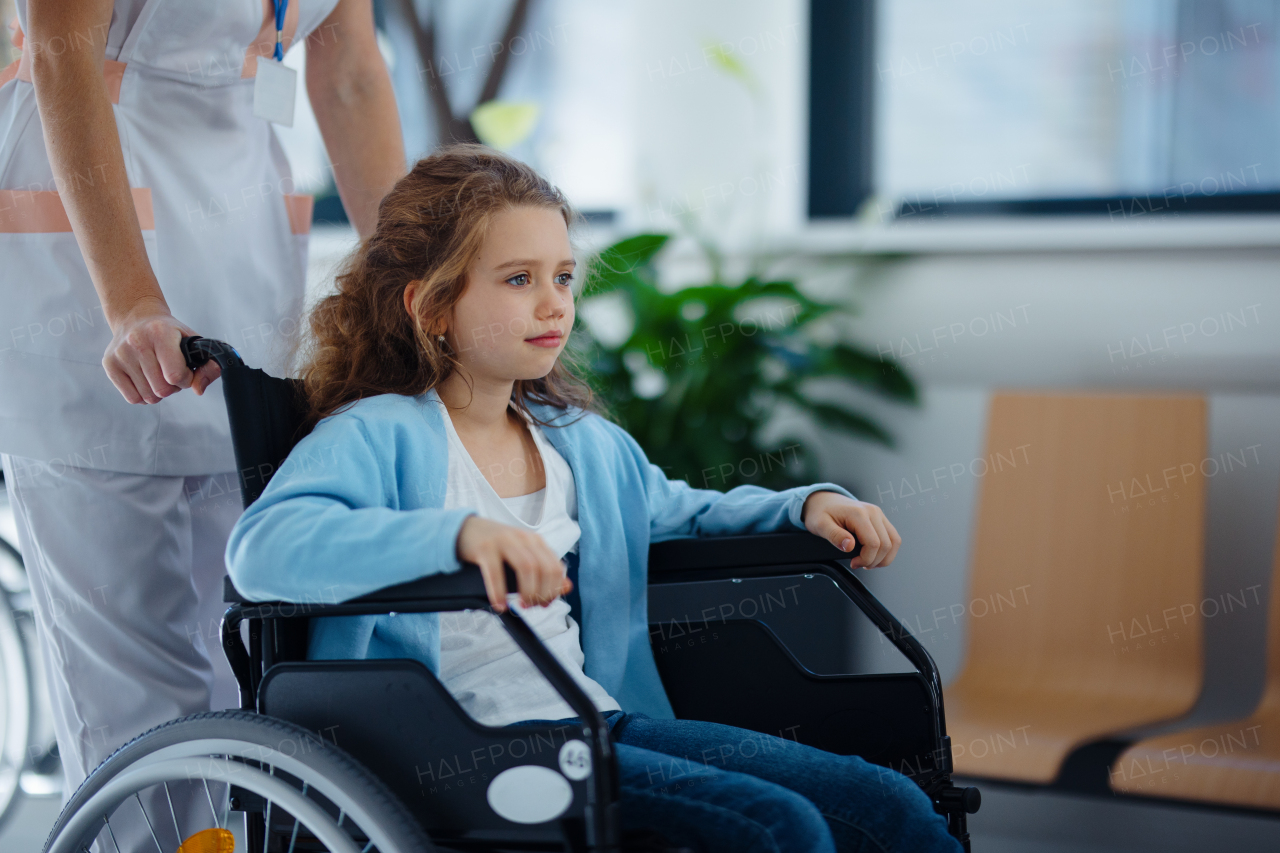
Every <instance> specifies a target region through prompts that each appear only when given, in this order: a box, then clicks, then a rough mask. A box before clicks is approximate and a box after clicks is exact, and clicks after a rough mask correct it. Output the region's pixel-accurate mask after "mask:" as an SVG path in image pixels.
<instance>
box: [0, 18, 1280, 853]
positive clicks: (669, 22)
mask: <svg viewBox="0 0 1280 853" xmlns="http://www.w3.org/2000/svg"><path fill="white" fill-rule="evenodd" d="M374 8H375V14H376V20H377V26H378V31H379V46H380V48H381V50H382V53H383V56H384V58H385V60H386V62H387V65H388V67H389V68H390V70H391V76H392V80H393V83H394V86H395V90H396V98H397V103H398V106H399V110H400V117H401V121H402V124H403V132H404V139H405V146H406V151H407V153H408V155H409V156H410V158H411V160H412V159H416V158H417V157H421V156H424V155H426V154H428V153H430V152H431V151H432V150H433V149H434V148H435V147H436V146H437V145H439V144H440V143H441V142H442V141H445V140H449V139H464V138H466V139H476V140H479V141H483V142H485V143H487V144H490V145H493V146H494V147H497V148H500V149H502V150H504V151H507V152H508V153H510V154H512V155H513V156H516V157H518V158H520V159H521V160H524V161H525V162H527V163H529V164H531V165H532V166H534V167H535V168H536V169H538V170H539V171H540V172H541V173H543V174H544V175H545V176H547V177H548V178H549V179H550V180H551V181H552V182H553V183H555V184H556V185H557V186H559V187H560V188H561V189H562V190H563V191H564V192H565V194H566V195H567V196H568V198H569V199H570V201H571V202H572V203H573V204H574V205H575V206H576V207H577V208H578V210H579V211H581V212H582V213H583V214H584V217H585V224H584V226H583V227H582V229H581V230H580V231H579V232H578V233H577V234H575V235H574V236H575V240H576V242H577V244H578V246H579V248H580V250H581V251H582V253H583V254H584V255H592V254H599V253H605V252H610V251H612V252H615V253H619V254H622V255H624V256H626V257H629V258H631V259H632V260H634V261H635V269H634V271H633V272H632V273H628V274H626V275H611V274H609V273H608V272H607V271H605V272H598V273H597V274H595V275H594V276H592V277H591V278H589V279H588V280H587V281H586V282H585V283H584V284H583V285H582V290H581V292H580V295H579V303H578V315H579V325H578V329H577V330H576V331H575V338H576V340H575V341H573V342H571V345H574V346H576V347H577V349H578V352H579V353H580V354H581V356H582V357H583V358H586V359H589V360H590V363H591V364H592V365H593V366H594V367H595V371H594V376H595V380H596V382H597V385H598V389H599V391H600V392H601V394H602V395H603V396H604V397H605V399H606V400H607V401H608V403H609V404H610V405H611V406H612V407H613V409H614V411H615V412H616V413H617V416H618V418H619V420H620V421H621V422H623V423H624V425H625V426H627V428H628V429H629V430H630V431H631V432H632V433H633V434H634V435H636V437H637V439H639V440H640V441H641V444H642V445H643V446H644V447H645V450H646V452H648V453H649V454H650V457H651V458H652V459H653V460H654V461H655V462H657V463H658V464H660V465H662V466H663V468H664V469H665V470H667V472H668V476H671V477H673V478H674V477H682V478H684V479H686V480H688V481H689V482H690V483H691V485H694V486H696V487H699V488H715V489H722V490H723V489H727V488H732V487H733V486H735V485H739V484H742V483H756V484H760V485H765V486H767V487H769V488H786V487H788V486H791V485H796V484H800V483H805V482H813V481H815V480H828V481H833V482H838V483H841V484H843V485H845V486H846V487H847V488H848V489H849V490H850V491H851V492H853V493H854V494H855V495H856V496H858V497H859V498H861V499H862V500H866V501H871V502H874V503H877V504H879V505H880V506H881V507H882V508H883V509H884V511H885V513H886V514H887V515H888V517H889V519H890V521H892V523H893V524H894V525H895V526H896V527H897V529H898V531H899V532H900V533H901V534H902V537H903V546H902V548H901V551H900V553H899V555H898V557H897V559H896V560H895V562H894V564H893V565H892V566H891V567H888V568H883V569H880V570H876V571H874V572H867V573H864V575H863V577H864V581H865V582H866V583H867V585H868V586H869V587H870V588H871V589H872V590H873V591H874V592H875V593H876V595H877V596H879V597H880V598H881V600H882V601H883V602H884V603H885V604H886V606H887V607H888V608H889V609H890V610H892V611H893V612H894V613H895V614H896V615H897V616H898V618H899V619H900V620H901V621H902V622H903V623H904V625H905V626H906V627H907V628H908V629H909V630H911V631H912V633H913V634H915V635H916V636H917V637H918V639H919V640H920V641H921V642H922V643H924V645H925V647H926V648H927V649H928V650H929V652H930V653H931V654H932V655H933V657H934V659H935V660H936V661H937V663H938V665H939V668H940V669H941V672H942V676H943V682H944V684H945V685H947V712H948V719H949V725H950V726H951V731H952V736H953V740H954V741H955V742H956V743H957V744H959V745H961V747H962V748H961V749H957V758H956V762H957V768H958V770H959V772H960V773H961V774H962V775H963V776H965V777H966V778H967V779H968V782H969V783H970V784H976V785H978V786H979V787H981V789H982V791H983V797H984V803H983V806H982V809H981V810H980V811H979V812H978V813H977V814H975V815H973V816H972V817H971V818H970V828H971V831H972V833H973V848H974V850H982V851H988V850H991V851H1045V853H1049V851H1054V853H1057V851H1085V850H1116V851H1120V850H1124V851H1126V852H1127V853H1137V851H1175V850H1204V849H1230V850H1274V849H1280V733H1277V730H1278V729H1280V627H1278V626H1280V596H1278V595H1277V594H1275V593H1273V583H1272V581H1273V578H1274V577H1275V576H1276V573H1277V572H1278V571H1280V556H1278V555H1277V515H1278V511H1280V326H1278V325H1277V323H1278V320H1277V314H1276V312H1277V307H1278V305H1280V303H1278V302H1277V298H1276V294H1277V288H1280V44H1278V43H1277V34H1278V30H1277V27H1278V26H1280V3H1276V2H1274V0H1074V2H1072V3H1053V2H1048V0H982V2H958V1H957V0H947V1H946V2H943V0H879V2H875V0H845V2H834V0H736V2H728V1H727V0H700V2H696V3H678V2H673V0H651V2H647V3H638V2H632V0H605V2H600V0H517V1H516V2H512V0H465V1H464V0H437V2H426V0H375V3H374ZM0 14H2V15H3V18H4V19H5V20H8V19H10V18H12V16H13V12H12V0H3V2H0ZM5 47H7V45H6V46H5ZM10 53H11V55H10V56H0V65H7V64H8V62H9V61H10V60H11V59H12V58H13V56H14V55H16V53H13V51H12V50H10ZM285 61H286V64H289V65H292V66H294V67H297V68H301V67H302V66H303V65H304V63H305V62H306V56H305V47H304V46H302V45H298V46H296V47H294V48H293V49H292V50H290V51H289V53H288V55H287V57H286V60H285ZM278 133H279V136H280V139H281V141H282V143H283V144H284V147H285V149H286V151H287V152H288V154H289V158H290V162H291V164H292V167H293V172H294V178H295V181H296V184H297V191H298V192H308V193H313V194H314V195H315V197H316V205H315V221H314V223H313V227H312V231H311V248H310V262H309V263H310V267H309V281H308V287H309V295H310V297H311V298H312V299H314V298H315V297H316V296H318V295H320V294H323V293H324V292H326V290H327V289H328V288H330V287H332V285H333V273H334V270H335V268H336V266H337V264H338V263H339V262H340V260H341V259H342V257H343V256H344V255H345V254H346V253H347V252H348V251H350V249H351V248H352V247H353V246H354V245H355V237H354V232H353V231H352V229H351V228H350V226H349V225H348V224H347V222H346V221H345V216H344V214H343V212H342V207H341V204H340V203H339V201H338V199H337V196H336V191H335V189H334V184H333V178H332V173H331V170H330V168H329V164H328V160H327V157H326V153H325V149H324V145H323V143H322V141H321V139H320V134H319V131H318V129H317V127H316V124H315V119H314V116H313V115H312V113H311V111H310V108H309V106H308V103H307V100H306V97H305V95H304V94H303V93H302V92H301V87H300V92H299V100H298V104H297V112H296V119H295V122H294V125H293V127H292V128H279V129H278ZM641 292H647V293H650V294H651V295H652V294H657V295H659V296H660V297H661V298H646V299H639V298H637V294H639V293H641ZM725 323H727V324H728V327H729V328H731V329H732V330H733V331H732V332H730V333H728V334H724V333H718V334H717V335H714V336H712V337H710V338H708V337H707V336H706V335H703V337H702V339H701V341H699V339H698V337H697V335H698V334H699V333H700V330H705V329H707V328H716V329H719V328H725V326H724V325H723V324H725ZM579 331H580V334H579V333H578V332H579ZM689 336H692V341H693V343H690V337H689ZM699 343H700V344H701V346H698V345H696V344H699ZM728 375H733V376H736V377H738V379H737V380H736V381H734V382H732V383H728V382H726V381H724V377H725V376H728ZM1055 406H1056V408H1055ZM1037 407H1039V408H1037ZM1046 407H1047V408H1046ZM1045 412H1049V413H1050V414H1049V415H1044V413H1045ZM1042 415H1043V416H1042ZM673 437H676V438H678V440H677V441H674V442H673V441H672V438H673ZM1209 463H1212V464H1209ZM1188 465H1189V466H1191V469H1192V470H1191V471H1190V472H1188V470H1187V468H1186V466H1188ZM1019 466H1021V467H1019ZM1171 469H1172V470H1173V471H1174V473H1173V475H1169V474H1168V471H1169V470H1171ZM1027 472H1030V473H1027ZM1081 472H1088V476H1087V477H1086V478H1085V480H1084V481H1083V482H1082V481H1081V480H1080V476H1082V475H1081ZM1024 475H1025V476H1024ZM1171 476H1172V478H1173V479H1171ZM1175 492H1176V495H1175ZM1171 495H1172V496H1174V497H1175V500H1174V501H1173V502H1172V503H1171V502H1170V501H1169V497H1170V496H1171ZM1019 507H1032V508H1033V509H1034V510H1035V513H1033V514H1032V515H1029V516H1027V517H1025V518H1024V517H1021V516H1018V515H1017V509H1018V508H1019ZM1006 509H1008V511H1005V510H1006ZM1028 511H1029V512H1030V511H1031V510H1028ZM1144 513H1145V515H1144ZM1140 519H1141V520H1140ZM1037 525H1039V526H1037ZM0 537H3V538H6V539H8V540H9V541H10V542H13V541H15V539H14V537H13V529H12V522H11V519H10V518H8V517H6V516H5V515H4V509H3V505H0ZM1177 537H1183V538H1177ZM1175 539H1176V541H1177V542H1178V543H1182V544H1185V545H1186V547H1185V548H1183V547H1182V546H1181V545H1179V548H1178V549H1175V550H1174V551H1169V549H1168V546H1169V544H1170V542H1172V541H1174V540H1175ZM1162 549H1163V550H1162ZM0 557H3V558H4V559H7V560H8V561H9V562H8V563H7V564H6V566H7V568H4V569H3V570H2V571H0V584H3V585H4V586H5V588H6V589H7V590H8V596H9V604H8V609H9V612H10V613H12V614H15V616H14V619H13V622H12V625H13V630H12V631H11V632H10V633H11V634H12V636H13V637H14V638H16V639H14V640H13V642H14V643H16V644H18V645H16V646H15V648H17V647H21V648H25V649H26V654H27V655H28V656H30V655H33V654H34V651H33V650H32V649H31V647H30V644H29V643H26V642H25V641H24V640H23V638H22V632H23V631H24V630H26V627H29V626H26V627H24V626H25V625H26V623H25V622H24V620H26V619H27V618H28V617H27V616H26V615H24V614H25V613H26V610H25V608H26V604H25V600H24V598H23V595H24V592H23V589H24V587H23V580H22V576H21V571H20V569H19V568H17V565H18V564H17V563H16V557H15V556H13V555H6V554H0ZM999 596H1003V597H999ZM1184 605H1185V607H1184ZM1187 607H1189V608H1190V612H1188V610H1187V609H1186V608H1187ZM1019 608H1020V609H1019ZM1170 609H1173V611H1174V618H1175V619H1178V620H1181V621H1180V622H1178V623H1177V625H1178V627H1179V628H1180V629H1181V633H1180V635H1179V637H1177V638H1174V639H1173V641H1172V642H1171V641H1170V638H1173V635H1174V634H1175V633H1177V632H1175V630H1174V627H1173V622H1171V621H1170V617H1168V616H1167V615H1162V614H1167V613H1168V611H1169V610H1170ZM1006 610H1007V611H1008V613H1006ZM1152 619H1155V621H1154V622H1153V621H1152ZM984 620H985V621H984ZM1162 620H1163V621H1162ZM6 624H8V623H6V622H4V621H3V620H0V639H2V635H4V634H5V631H6ZM1135 626H1136V628H1135ZM1162 626H1163V627H1162ZM1157 629H1160V630H1157ZM984 632H985V633H984ZM1162 632H1163V633H1164V636H1158V635H1159V634H1161V633H1162ZM1157 639H1158V642H1159V644H1160V648H1158V649H1157V648H1154V645H1155V643H1156V640H1157ZM845 641H847V643H848V644H849V648H850V649H851V650H852V651H851V655H850V660H851V661H852V663H850V666H857V667H858V668H859V670H860V671H881V670H883V669H885V668H890V669H891V668H892V667H893V666H895V665H896V663H890V662H886V659H885V657H886V656H885V652H884V650H885V649H887V648H888V646H887V645H885V644H884V643H883V641H882V640H881V639H880V638H878V637H877V636H876V635H875V633H874V632H868V631H867V630H866V628H865V626H864V627H853V628H851V629H850V633H849V636H848V637H847V638H845V639H844V640H842V642H845ZM1269 651H1270V654H1268V652H1269ZM1144 655H1145V657H1143V656H1144ZM984 656H985V657H984ZM4 660H5V666H6V667H8V668H9V669H8V670H7V671H6V675H7V676H8V677H16V676H14V675H13V671H14V670H15V669H16V668H17V667H18V666H19V663H18V661H20V658H19V657H14V656H13V655H10V656H9V657H7V658H4ZM966 667H967V668H968V669H967V670H966ZM1170 684H1176V685H1178V689H1177V690H1172V693H1171V692H1170V690H1171V689H1166V688H1167V687H1168V685H1170ZM1037 685H1038V686H1037ZM1174 694H1176V695H1174ZM1074 702H1080V703H1081V706H1080V710H1079V711H1078V712H1077V711H1073V710H1072V709H1073V708H1074V705H1073V704H1072V703H1074ZM37 716H38V715H37ZM0 719H5V718H0ZM37 723H38V721H37ZM1006 731H1007V734H1004V735H1003V737H1004V739H1003V740H1001V739H999V737H997V734H1002V733H1005V732H1006ZM1227 734H1230V735H1231V739H1228V738H1227ZM1037 736H1040V739H1039V740H1037ZM1152 739H1155V740H1152ZM28 740H29V742H28V743H27V745H26V748H25V751H22V755H23V756H24V758H23V762H24V763H23V765H22V768H16V767H11V768H10V769H11V770H13V771H14V772H13V773H12V774H11V775H12V776H13V782H12V784H11V785H10V788H12V790H13V792H14V793H13V803H12V807H11V809H10V811H9V815H8V819H7V820H6V821H5V823H4V824H3V826H0V849H3V850H5V851H14V853H25V851H35V850H38V849H40V845H41V844H42V843H43V839H44V836H45V833H46V832H47V829H48V827H49V826H50V825H51V823H52V821H53V819H54V817H55V816H56V812H57V804H58V798H57V796H58V795H59V794H61V790H60V787H59V785H58V780H57V776H56V772H55V771H54V768H55V767H56V761H54V762H50V761H49V760H48V748H49V744H51V743H52V739H51V735H50V733H49V732H47V731H43V730H42V729H41V728H40V726H39V725H38V724H37V725H34V726H33V727H32V731H31V734H30V735H29V739H28ZM1209 743H1214V744H1215V746H1213V748H1212V749H1210V747H1208V746H1206V744H1209ZM1144 744H1146V745H1147V746H1144ZM1151 744H1155V746H1151ZM980 745H981V747H980ZM1006 745H1007V746H1006ZM1019 745H1020V746H1019ZM1188 748H1189V751H1188ZM1144 749H1145V750H1146V751H1145V752H1144V751H1143V750H1144ZM1169 750H1173V752H1172V756H1173V758H1169V756H1170V754H1171V753H1170V752H1169ZM980 751H981V753H982V754H981V755H979V752H980ZM1006 752H1007V753H1008V755H1007V756H1005V757H1007V758H1008V760H1004V759H1003V758H1002V759H1001V760H1000V761H996V760H994V758H993V757H992V756H989V755H988V754H989V753H992V754H994V753H1000V754H1001V755H1002V756H1004V755H1005V753H1006ZM1210 753H1212V754H1210ZM1161 755H1163V756H1165V758H1164V765H1163V766H1158V765H1159V763H1160V762H1159V760H1158V759H1159V756H1161ZM1152 756H1156V760H1155V763H1154V764H1153V759H1152ZM1134 762H1138V763H1136V764H1135V763H1134ZM1143 762H1145V763H1143ZM10 764H12V760H11V761H10ZM1135 767H1137V768H1139V770H1138V771H1136V772H1135V770H1134V768H1135ZM19 770H21V772H20V773H19ZM1233 773H1236V774H1237V776H1233V775H1232V774H1233ZM1139 776H1141V777H1143V780H1142V781H1139ZM2 785H3V780H0V790H2V789H3V788H2Z"/></svg>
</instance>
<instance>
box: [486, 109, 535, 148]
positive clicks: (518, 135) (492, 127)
mask: <svg viewBox="0 0 1280 853" xmlns="http://www.w3.org/2000/svg"><path fill="white" fill-rule="evenodd" d="M538 113H539V107H538V104H537V103H535V102H533V101H498V100H494V101H485V102H484V103H483V104H481V105H480V106H478V107H476V108H475V109H474V110H472V111H471V115H470V116H469V118H470V120H471V127H472V129H473V130H475V132H476V136H478V137H479V138H480V141H481V142H483V143H484V144H485V145H489V146H491V147H493V148H497V149H498V150H500V151H508V150H510V149H512V148H514V147H516V146H517V145H519V144H520V143H521V142H523V141H524V140H525V139H526V138H527V137H528V136H529V134H530V133H532V132H533V128H534V125H536V124H537V123H538Z"/></svg>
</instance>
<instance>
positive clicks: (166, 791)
mask: <svg viewBox="0 0 1280 853" xmlns="http://www.w3.org/2000/svg"><path fill="white" fill-rule="evenodd" d="M164 798H165V799H166V800H168V801H169V817H171V818H173V836H174V838H177V839H178V846H179V847H181V846H182V830H181V829H178V812H177V811H176V810H175V809H174V808H173V797H172V796H171V795H170V794H169V783H168V782H165V783H164Z"/></svg>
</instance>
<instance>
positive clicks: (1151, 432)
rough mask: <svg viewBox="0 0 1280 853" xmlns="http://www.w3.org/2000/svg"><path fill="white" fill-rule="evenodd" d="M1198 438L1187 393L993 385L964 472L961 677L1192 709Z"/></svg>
mask: <svg viewBox="0 0 1280 853" xmlns="http://www.w3.org/2000/svg"><path fill="white" fill-rule="evenodd" d="M1206 444H1207V441H1206V404H1205V401H1204V399H1203V398H1202V397H1199V396H1189V395H1188V396H1157V395H1136V394H1088V395H1085V394H1070V393H1063V394H1035V395H1031V394H1012V393H1001V394H997V395H996V396H995V397H994V398H993V400H992V403H991V409H990V420H989V423H988V428H987V444H986V453H985V456H984V457H983V459H982V460H980V461H981V463H982V464H981V465H979V464H978V463H979V461H978V460H975V462H974V463H973V465H972V466H970V467H971V469H972V473H975V474H978V475H980V476H981V478H982V479H981V486H980V497H979V508H978V513H977V526H976V532H975V538H974V543H973V552H972V561H971V564H970V565H971V592H970V600H969V601H968V602H967V608H968V615H969V619H968V623H967V625H968V644H967V656H966V662H965V670H966V672H965V673H964V675H965V676H967V677H969V678H971V679H974V680H976V681H979V682H983V683H986V684H1000V685H1004V690H1006V691H1009V692H1014V693H1016V692H1021V691H1022V690H1023V689H1030V690H1035V689H1036V688H1050V690H1051V691H1062V692H1063V693H1064V694H1067V693H1076V694H1079V695H1082V696H1099V697H1105V696H1129V697H1133V698H1138V697H1141V698H1142V699H1143V700H1144V701H1150V703H1151V704H1152V706H1153V712H1154V713H1156V714H1158V713H1160V711H1161V709H1164V710H1165V711H1167V712H1168V713H1169V714H1171V715H1172V714H1178V713H1182V712H1183V711H1185V710H1186V709H1187V708H1189V707H1190V705H1191V703H1194V701H1195V698H1196V696H1197V695H1198V693H1199V690H1200V686H1201V681H1202V675H1203V659H1202V649H1201V631H1202V623H1201V616H1200V612H1199V603H1200V601H1201V598H1202V594H1201V585H1202V566H1203V562H1202V560H1203V554H1202V551H1203V546H1204V505H1205V474H1206V473H1209V474H1211V473H1213V472H1212V470H1210V469H1211V467H1212V466H1211V465H1210V463H1213V464H1217V463H1216V462H1215V460H1212V459H1207V458H1206V457H1207V452H1206ZM979 468H981V469H982V470H978V469H979Z"/></svg>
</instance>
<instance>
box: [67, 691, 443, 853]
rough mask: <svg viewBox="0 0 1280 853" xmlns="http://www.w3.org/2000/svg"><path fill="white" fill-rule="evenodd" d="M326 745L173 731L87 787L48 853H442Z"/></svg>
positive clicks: (168, 726)
mask: <svg viewBox="0 0 1280 853" xmlns="http://www.w3.org/2000/svg"><path fill="white" fill-rule="evenodd" d="M324 734H325V733H323V732H321V733H317V732H312V731H308V730H307V729H304V728H302V727H300V726H296V725H293V724H292V723H287V722H285V721H283V720H278V719H275V718H273V717H266V716H262V715H259V714H253V713H250V712H247V711H219V712H214V713H205V714H196V715H194V716H190V717H183V718H182V719H178V720H173V721H172V722H169V723H165V724H164V725H162V726H158V727H156V728H154V729H152V730H151V731H149V732H147V733H146V734H143V735H140V736H138V737H137V738H135V739H134V740H132V741H130V742H129V743H127V744H125V745H124V746H122V747H120V749H118V750H116V752H115V753H114V754H113V755H112V756H111V757H109V758H108V759H107V760H106V761H104V762H102V764H101V765H99V766H98V768H97V769H96V770H94V771H93V773H91V774H90V775H89V777H88V778H87V779H85V781H84V783H83V784H82V785H81V786H80V789H79V790H78V791H76V793H75V795H74V796H72V798H71V799H70V800H69V801H68V802H67V805H66V806H65V808H63V810H62V814H61V815H59V816H58V820H57V822H56V823H55V824H54V826H53V830H52V832H50V834H49V839H48V841H47V842H45V847H44V849H45V853H82V851H88V850H96V851H103V853H107V851H110V853H117V851H118V852H119V853H135V851H144V850H145V851H150V853H156V851H159V853H231V851H233V850H234V851H237V853H239V851H241V850H251V851H253V853H257V851H272V853H275V851H279V853H293V851H298V852H299V853H301V851H330V853H372V851H374V850H377V851H379V853H428V852H429V851H435V850H436V848H435V847H434V846H433V845H432V844H431V841H430V839H428V838H427V836H426V834H425V833H424V832H423V831H422V828H421V827H420V826H419V825H418V823H417V821H415V820H414V819H413V817H412V816H411V815H410V814H409V812H408V811H407V810H406V809H405V807H404V806H403V805H401V803H400V802H399V800H397V799H396V798H395V796H394V795H393V794H392V793H391V792H390V791H389V790H388V789H387V787H386V786H385V785H384V784H383V783H382V782H381V781H380V780H379V779H377V778H376V777H374V776H373V775H372V774H371V773H370V772H369V771H368V770H366V769H365V768H364V767H363V766H362V765H360V764H359V763H357V762H356V761H355V759H353V758H351V757H350V756H349V755H347V754H346V753H345V752H343V751H342V750H340V749H339V748H338V747H336V746H335V745H334V744H333V743H332V742H330V741H331V740H332V737H333V736H334V735H337V736H339V737H340V733H337V732H329V733H328V734H329V737H328V738H327V739H326V737H324Z"/></svg>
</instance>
